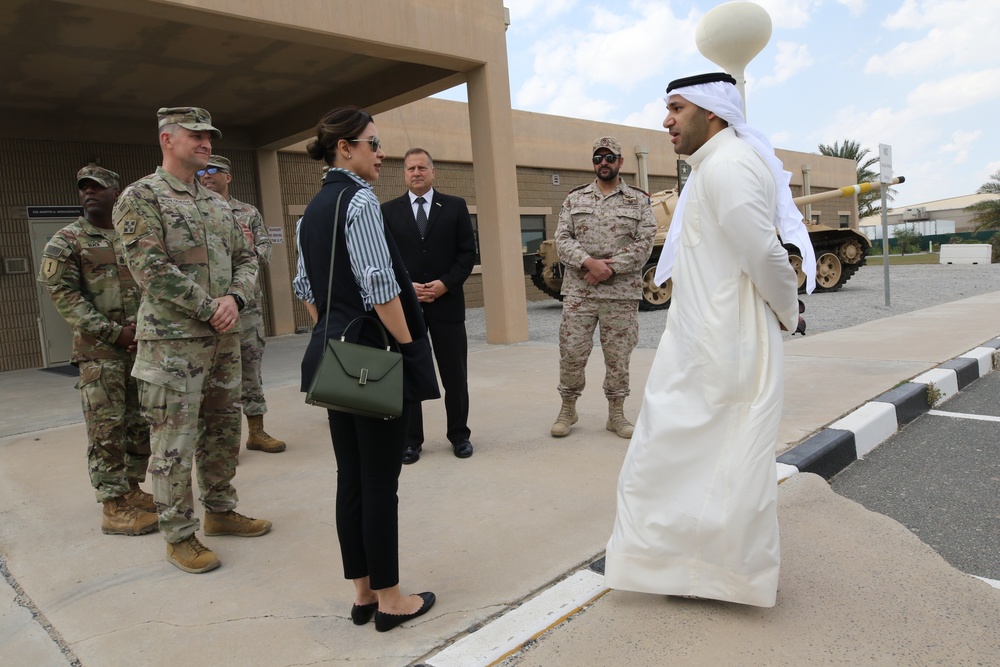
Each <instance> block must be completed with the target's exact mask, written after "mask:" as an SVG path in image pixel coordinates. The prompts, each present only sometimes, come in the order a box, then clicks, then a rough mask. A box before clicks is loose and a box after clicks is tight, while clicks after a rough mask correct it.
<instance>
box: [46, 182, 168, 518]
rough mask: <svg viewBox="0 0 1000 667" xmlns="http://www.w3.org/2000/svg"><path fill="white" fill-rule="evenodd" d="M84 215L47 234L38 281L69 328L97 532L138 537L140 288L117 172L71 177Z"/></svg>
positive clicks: (146, 498) (149, 505) (143, 441)
mask: <svg viewBox="0 0 1000 667" xmlns="http://www.w3.org/2000/svg"><path fill="white" fill-rule="evenodd" d="M76 181H77V189H78V191H79V195H80V205H81V206H82V207H83V215H82V216H81V217H80V218H79V219H78V220H77V221H76V222H74V223H72V224H70V225H67V226H66V227H63V228H62V229H60V230H59V231H58V232H56V233H55V234H54V235H53V236H52V240H50V241H49V243H48V245H46V246H45V250H44V251H43V252H42V266H41V270H40V272H39V275H38V279H39V280H40V281H41V282H43V283H44V284H45V286H46V287H47V288H48V290H49V294H51V295H52V303H53V304H55V307H56V308H57V309H58V310H59V314H60V315H62V316H63V318H64V319H65V320H66V322H67V323H69V325H70V327H72V329H73V363H74V364H75V365H76V366H77V367H78V368H79V369H80V382H79V384H78V385H77V387H78V388H79V389H80V396H81V399H82V402H83V417H84V420H85V421H86V422H87V439H88V446H87V466H88V468H89V470H90V483H91V484H92V485H93V487H94V490H95V491H96V493H97V501H98V502H100V503H103V504H104V512H103V517H102V521H101V530H102V531H103V532H104V533H106V534H108V535H143V534H145V533H148V532H150V531H153V530H156V513H155V512H156V507H155V505H154V504H153V497H152V496H151V495H149V494H148V493H146V492H145V491H143V490H142V489H140V488H139V482H141V481H143V480H144V479H145V478H146V466H147V465H148V463H149V427H148V426H147V425H146V420H145V419H143V417H142V415H141V414H140V413H139V395H138V392H137V390H136V384H135V380H133V379H132V376H131V373H130V372H131V370H132V362H134V361H135V354H134V352H135V317H136V312H137V311H138V309H139V297H140V295H139V286H138V285H136V284H135V281H134V280H133V279H132V274H131V273H129V270H128V267H127V266H126V264H125V256H124V255H125V251H124V248H123V247H122V244H121V241H120V240H119V239H118V235H117V234H116V233H115V230H114V227H113V226H112V224H111V211H112V209H113V208H114V206H115V199H117V197H118V192H119V190H121V186H120V185H119V177H118V174H116V173H115V172H113V171H109V170H107V169H104V168H102V167H98V166H97V165H88V166H86V167H84V168H83V169H81V170H80V171H79V172H78V173H77V175H76Z"/></svg>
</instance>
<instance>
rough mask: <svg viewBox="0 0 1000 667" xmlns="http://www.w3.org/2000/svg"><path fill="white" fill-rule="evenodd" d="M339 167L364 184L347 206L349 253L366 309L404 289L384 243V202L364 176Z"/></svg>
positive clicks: (391, 297)
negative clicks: (380, 200)
mask: <svg viewBox="0 0 1000 667" xmlns="http://www.w3.org/2000/svg"><path fill="white" fill-rule="evenodd" d="M337 171H340V172H343V173H344V174H347V175H348V176H349V177H350V178H351V179H352V180H354V181H356V182H357V183H358V184H360V185H361V186H362V188H361V189H360V190H358V192H357V194H355V195H354V197H353V198H352V199H351V203H350V205H349V206H348V207H347V234H346V236H347V254H348V255H349V256H350V258H351V271H352V272H353V273H354V281H355V282H356V283H357V284H358V289H359V290H360V292H361V299H362V301H364V304H365V310H371V309H372V308H373V306H374V304H377V303H388V302H389V301H392V300H393V299H394V298H395V297H396V296H397V295H398V294H399V293H400V291H401V290H400V288H399V284H398V283H397V282H396V274H395V273H394V272H393V270H392V259H391V258H390V257H389V247H388V246H387V245H386V243H385V233H386V232H385V221H384V220H382V206H381V205H380V204H379V201H378V197H376V196H375V192H374V191H373V190H372V187H371V186H370V185H369V184H368V183H367V182H366V181H365V180H364V179H362V178H361V177H360V176H358V175H357V174H355V173H354V172H353V171H348V170H346V169H337Z"/></svg>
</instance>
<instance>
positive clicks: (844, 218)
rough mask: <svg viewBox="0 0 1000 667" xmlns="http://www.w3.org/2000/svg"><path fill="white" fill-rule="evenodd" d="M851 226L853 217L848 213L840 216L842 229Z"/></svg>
mask: <svg viewBox="0 0 1000 667" xmlns="http://www.w3.org/2000/svg"><path fill="white" fill-rule="evenodd" d="M850 226H851V216H850V214H847V213H841V214H840V228H841V229H847V228H848V227H850Z"/></svg>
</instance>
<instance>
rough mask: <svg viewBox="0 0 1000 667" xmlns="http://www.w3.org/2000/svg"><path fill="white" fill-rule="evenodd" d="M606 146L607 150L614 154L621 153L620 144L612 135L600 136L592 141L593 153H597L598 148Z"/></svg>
mask: <svg viewBox="0 0 1000 667" xmlns="http://www.w3.org/2000/svg"><path fill="white" fill-rule="evenodd" d="M601 148H607V149H608V150H609V151H611V152H612V153H614V154H615V155H621V154H622V145H621V144H620V143H618V140H617V139H615V138H614V137H601V138H600V139H598V140H597V141H595V142H594V153H597V151H598V149H601Z"/></svg>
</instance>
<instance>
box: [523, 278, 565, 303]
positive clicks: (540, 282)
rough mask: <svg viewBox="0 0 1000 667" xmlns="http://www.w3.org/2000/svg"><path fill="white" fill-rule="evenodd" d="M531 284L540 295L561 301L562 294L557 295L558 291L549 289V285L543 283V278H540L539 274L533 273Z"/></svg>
mask: <svg viewBox="0 0 1000 667" xmlns="http://www.w3.org/2000/svg"><path fill="white" fill-rule="evenodd" d="M531 282H532V284H533V285H534V286H535V287H537V288H538V289H539V291H541V292H542V293H544V294H547V295H548V296H550V297H552V298H553V299H556V300H558V301H562V300H563V298H562V294H560V293H559V290H554V289H552V288H551V287H549V284H548V283H547V282H545V278H543V277H542V274H541V273H535V274H534V275H532V276H531Z"/></svg>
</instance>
